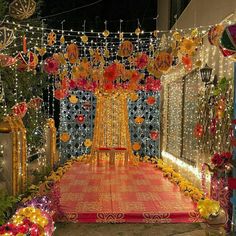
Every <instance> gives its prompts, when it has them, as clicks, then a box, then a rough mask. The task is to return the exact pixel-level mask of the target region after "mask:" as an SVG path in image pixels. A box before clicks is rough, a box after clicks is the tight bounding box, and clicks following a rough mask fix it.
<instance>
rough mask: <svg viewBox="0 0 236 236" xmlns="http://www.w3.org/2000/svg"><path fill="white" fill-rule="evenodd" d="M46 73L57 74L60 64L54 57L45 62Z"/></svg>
mask: <svg viewBox="0 0 236 236" xmlns="http://www.w3.org/2000/svg"><path fill="white" fill-rule="evenodd" d="M43 69H44V71H45V72H46V73H48V74H54V75H55V74H57V73H58V69H59V63H58V61H57V60H55V59H54V58H53V57H48V58H47V59H46V60H44V67H43Z"/></svg>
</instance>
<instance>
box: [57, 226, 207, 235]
mask: <svg viewBox="0 0 236 236" xmlns="http://www.w3.org/2000/svg"><path fill="white" fill-rule="evenodd" d="M54 235H55V236H175V235H176V236H205V232H204V230H203V229H202V228H201V226H200V225H199V224H78V223H58V224H57V225H56V231H55V234H54Z"/></svg>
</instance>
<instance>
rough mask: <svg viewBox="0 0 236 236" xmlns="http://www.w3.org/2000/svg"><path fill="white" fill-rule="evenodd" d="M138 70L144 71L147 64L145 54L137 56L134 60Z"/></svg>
mask: <svg viewBox="0 0 236 236" xmlns="http://www.w3.org/2000/svg"><path fill="white" fill-rule="evenodd" d="M135 64H136V66H137V68H138V69H144V68H145V67H146V66H147V64H148V55H147V54H146V53H141V54H138V55H137V57H136V60H135Z"/></svg>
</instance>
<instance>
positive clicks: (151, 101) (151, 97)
mask: <svg viewBox="0 0 236 236" xmlns="http://www.w3.org/2000/svg"><path fill="white" fill-rule="evenodd" d="M146 102H147V104H148V105H150V106H151V105H153V104H155V103H156V98H155V97H153V96H149V97H148V98H147V100H146Z"/></svg>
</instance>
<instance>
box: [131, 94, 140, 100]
mask: <svg viewBox="0 0 236 236" xmlns="http://www.w3.org/2000/svg"><path fill="white" fill-rule="evenodd" d="M129 98H130V100H131V101H132V102H136V101H137V100H138V98H139V96H138V94H137V93H131V94H130V95H129Z"/></svg>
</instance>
